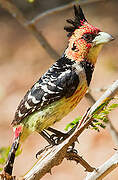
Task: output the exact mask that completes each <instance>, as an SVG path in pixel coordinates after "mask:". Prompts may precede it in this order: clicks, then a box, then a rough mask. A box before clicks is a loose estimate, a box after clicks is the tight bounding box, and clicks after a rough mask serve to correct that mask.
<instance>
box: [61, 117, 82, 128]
mask: <svg viewBox="0 0 118 180" xmlns="http://www.w3.org/2000/svg"><path fill="white" fill-rule="evenodd" d="M81 118H82V116H79V117H77V118H76V119H74V120H73V121H72V122H71V123H69V124H67V125H66V127H65V129H64V130H65V131H68V129H69V128H73V127H74V126H75V125H76V124H78V123H79V121H80V120H81Z"/></svg>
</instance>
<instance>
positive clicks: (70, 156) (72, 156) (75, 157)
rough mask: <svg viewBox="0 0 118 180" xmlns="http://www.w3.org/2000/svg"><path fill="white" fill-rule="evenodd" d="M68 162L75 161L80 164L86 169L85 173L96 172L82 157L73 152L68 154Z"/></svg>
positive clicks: (66, 156)
mask: <svg viewBox="0 0 118 180" xmlns="http://www.w3.org/2000/svg"><path fill="white" fill-rule="evenodd" d="M65 158H66V159H67V160H71V161H75V162H76V163H80V164H81V165H82V166H83V167H84V168H85V171H88V172H92V171H94V170H95V168H94V167H92V166H90V165H89V164H88V163H87V162H86V161H85V160H84V159H83V158H82V157H81V156H79V155H78V154H76V153H73V152H67V153H66V155H65Z"/></svg>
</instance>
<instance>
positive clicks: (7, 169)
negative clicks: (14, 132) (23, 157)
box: [4, 136, 20, 175]
mask: <svg viewBox="0 0 118 180" xmlns="http://www.w3.org/2000/svg"><path fill="white" fill-rule="evenodd" d="M19 140H20V136H17V137H16V138H15V139H14V142H13V144H12V146H11V149H10V151H9V155H8V159H7V161H6V164H5V166H4V172H5V173H7V174H9V175H12V170H13V164H14V160H15V154H16V151H17V149H18V147H19Z"/></svg>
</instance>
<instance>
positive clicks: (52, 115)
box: [5, 5, 114, 173]
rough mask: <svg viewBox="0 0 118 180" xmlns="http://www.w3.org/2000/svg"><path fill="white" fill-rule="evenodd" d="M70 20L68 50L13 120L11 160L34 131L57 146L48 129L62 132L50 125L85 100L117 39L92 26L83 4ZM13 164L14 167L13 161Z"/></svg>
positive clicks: (49, 70) (77, 7)
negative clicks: (101, 57) (97, 68)
mask: <svg viewBox="0 0 118 180" xmlns="http://www.w3.org/2000/svg"><path fill="white" fill-rule="evenodd" d="M66 21H67V23H68V25H66V26H65V27H64V30H65V31H66V32H67V37H68V44H67V48H66V49H65V51H64V53H63V54H62V56H61V57H60V58H59V59H58V60H57V61H55V62H54V64H53V65H52V66H51V67H50V68H49V69H48V70H47V72H46V73H44V75H42V77H40V79H39V80H38V81H37V82H36V83H35V84H34V85H33V86H32V87H31V89H29V90H28V91H27V93H26V95H25V96H24V98H23V99H22V100H21V102H20V104H19V106H18V108H17V110H16V113H15V117H14V120H13V121H12V126H13V129H14V134H15V141H14V143H13V145H12V148H11V151H10V153H9V158H8V159H9V161H10V157H11V156H13V157H14V156H15V152H16V149H17V146H18V145H19V142H22V141H24V140H25V139H26V138H27V137H28V136H29V135H30V134H31V133H32V132H34V131H36V132H38V133H39V134H41V135H42V136H43V137H44V138H45V139H47V141H48V142H49V143H51V142H52V143H55V142H54V138H52V139H51V140H50V136H49V134H48V133H47V131H46V130H49V131H51V132H53V133H55V134H56V135H57V136H59V135H60V133H59V131H58V130H55V129H53V128H51V127H50V126H52V125H53V124H54V123H56V122H58V121H60V120H62V119H63V117H65V116H66V115H67V114H68V113H70V112H71V111H72V110H73V109H74V108H75V107H76V106H77V105H78V103H79V102H80V101H81V99H82V98H83V97H84V95H85V94H86V92H87V90H88V87H89V85H90V82H91V79H92V75H93V71H94V68H95V64H96V61H97V57H98V55H99V53H100V51H101V49H102V47H103V45H104V44H106V43H108V42H109V41H112V40H113V39H114V38H113V37H112V36H111V35H110V34H108V33H106V32H103V31H101V30H100V29H99V28H97V27H95V26H93V25H91V24H90V23H89V22H88V21H87V19H86V18H85V15H84V13H83V10H82V8H81V7H80V6H79V5H74V17H73V19H67V20H66ZM63 135H64V133H61V136H63ZM18 140H19V141H18ZM14 149H15V150H14ZM9 161H7V165H6V169H5V170H6V171H8V169H7V167H8V163H9ZM13 161H14V160H13ZM9 164H10V165H11V164H12V163H11V161H10V163H9ZM11 167H12V165H11ZM10 173H11V172H10Z"/></svg>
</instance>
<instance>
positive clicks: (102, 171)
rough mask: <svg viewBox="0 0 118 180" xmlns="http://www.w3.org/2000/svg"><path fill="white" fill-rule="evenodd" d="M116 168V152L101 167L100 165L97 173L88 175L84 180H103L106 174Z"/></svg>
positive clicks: (117, 156)
mask: <svg viewBox="0 0 118 180" xmlns="http://www.w3.org/2000/svg"><path fill="white" fill-rule="evenodd" d="M116 167H118V151H116V153H115V154H114V155H113V156H112V157H111V158H110V159H108V160H107V161H106V162H105V163H104V164H103V165H101V166H100V167H99V168H98V169H97V171H95V170H94V171H93V172H92V173H88V174H87V176H86V178H85V180H100V179H103V178H104V177H105V176H106V175H107V174H109V173H110V172H111V171H113V170H114V169H115V168H116Z"/></svg>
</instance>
